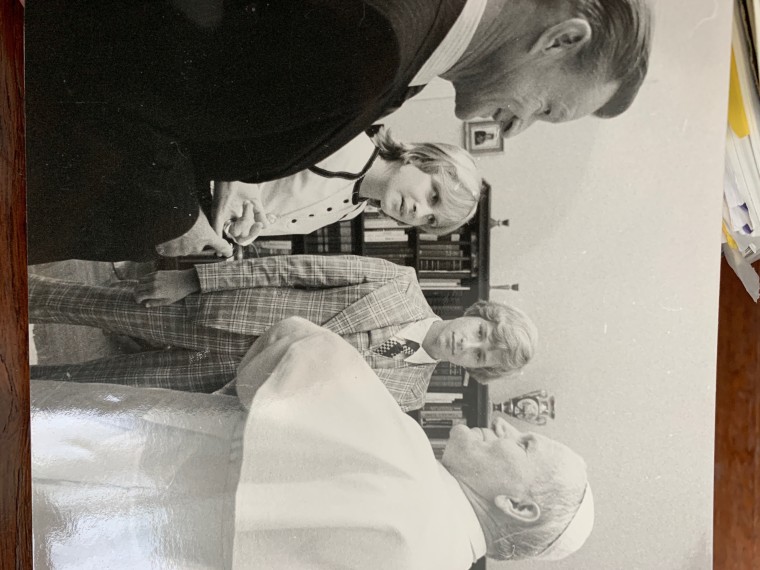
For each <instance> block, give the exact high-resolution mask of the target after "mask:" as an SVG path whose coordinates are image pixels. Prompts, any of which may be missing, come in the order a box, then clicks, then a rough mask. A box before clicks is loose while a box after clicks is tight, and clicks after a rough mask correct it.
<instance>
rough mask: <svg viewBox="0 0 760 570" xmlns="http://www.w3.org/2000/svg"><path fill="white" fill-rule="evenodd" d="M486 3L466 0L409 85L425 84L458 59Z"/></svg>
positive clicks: (450, 66)
mask: <svg viewBox="0 0 760 570" xmlns="http://www.w3.org/2000/svg"><path fill="white" fill-rule="evenodd" d="M486 4H487V0H467V3H466V4H465V6H464V8H463V9H462V12H461V13H460V14H459V17H458V18H457V19H456V22H454V25H453V26H452V27H451V29H450V30H449V32H448V33H447V34H446V37H445V38H443V41H442V42H441V43H440V45H439V46H438V47H437V48H435V51H434V52H433V54H432V55H431V56H430V57H429V58H428V60H427V61H426V62H425V64H424V65H423V66H422V67H421V68H420V70H419V71H418V72H417V75H415V76H414V79H412V81H411V83H410V84H409V86H410V87H414V86H416V85H427V84H428V83H430V82H431V81H432V80H433V79H435V78H436V77H438V76H439V75H441V74H442V73H446V72H447V71H448V70H449V69H451V68H452V67H453V66H454V64H455V63H456V62H457V61H459V58H460V57H462V54H464V52H465V50H466V49H467V46H468V45H470V42H471V41H472V38H473V36H474V35H475V30H477V28H478V24H480V20H481V18H482V17H483V12H484V11H485V9H486Z"/></svg>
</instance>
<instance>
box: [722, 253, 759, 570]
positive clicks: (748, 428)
mask: <svg viewBox="0 0 760 570" xmlns="http://www.w3.org/2000/svg"><path fill="white" fill-rule="evenodd" d="M719 306H720V309H719V317H718V361H717V387H716V388H717V392H716V416H715V496H714V506H713V514H714V519H713V529H714V547H713V548H714V549H713V567H714V568H716V569H719V570H755V569H756V568H757V567H758V564H760V562H758V561H759V560H760V558H759V557H760V545H759V544H758V543H759V542H760V541H759V540H758V526H760V525H759V524H758V523H759V520H758V517H760V447H758V440H759V439H760V413H759V412H760V359H758V355H759V352H760V306H758V305H756V304H755V303H753V302H752V299H751V298H750V296H749V295H748V294H747V293H746V291H745V290H744V288H743V287H742V285H741V283H740V282H739V279H738V278H737V277H736V275H734V273H733V271H732V270H731V268H730V267H729V266H728V264H727V263H726V261H725V260H722V263H721V280H720V305H719Z"/></svg>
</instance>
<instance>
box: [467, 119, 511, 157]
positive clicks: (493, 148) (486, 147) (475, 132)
mask: <svg viewBox="0 0 760 570" xmlns="http://www.w3.org/2000/svg"><path fill="white" fill-rule="evenodd" d="M464 146H465V148H466V149H467V150H468V151H470V152H471V153H473V154H480V153H487V152H502V151H503V150H504V139H502V138H501V126H500V125H499V123H498V121H468V122H466V123H465V124H464Z"/></svg>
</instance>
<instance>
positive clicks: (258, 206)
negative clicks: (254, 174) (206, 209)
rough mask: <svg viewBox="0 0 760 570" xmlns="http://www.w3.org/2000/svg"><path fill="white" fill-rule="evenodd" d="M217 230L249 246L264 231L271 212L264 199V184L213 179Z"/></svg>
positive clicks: (222, 234)
mask: <svg viewBox="0 0 760 570" xmlns="http://www.w3.org/2000/svg"><path fill="white" fill-rule="evenodd" d="M213 207H214V224H213V225H214V231H215V232H216V233H217V234H218V235H219V236H222V237H224V236H225V235H227V236H228V237H230V238H231V239H232V240H233V241H234V242H235V243H237V244H239V245H241V246H246V245H250V244H251V243H253V241H254V240H255V239H256V238H257V237H258V236H259V235H260V234H261V232H262V230H264V228H266V227H267V226H268V225H269V223H270V220H269V215H268V213H267V212H266V210H265V209H264V205H263V203H262V202H261V187H260V186H259V185H258V184H248V183H245V182H238V181H232V182H228V181H223V180H222V181H216V182H214V206H213Z"/></svg>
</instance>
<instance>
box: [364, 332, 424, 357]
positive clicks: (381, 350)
mask: <svg viewBox="0 0 760 570" xmlns="http://www.w3.org/2000/svg"><path fill="white" fill-rule="evenodd" d="M419 347H420V343H418V342H414V341H413V340H408V339H397V338H394V337H391V338H389V339H388V340H386V341H385V342H383V343H382V344H381V345H380V346H378V347H377V348H375V349H373V350H374V351H375V352H376V353H377V354H379V355H380V356H387V357H389V358H396V357H397V356H398V355H401V356H402V357H403V358H406V357H407V356H411V355H412V354H414V353H415V352H417V349H418V348H419Z"/></svg>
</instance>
